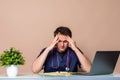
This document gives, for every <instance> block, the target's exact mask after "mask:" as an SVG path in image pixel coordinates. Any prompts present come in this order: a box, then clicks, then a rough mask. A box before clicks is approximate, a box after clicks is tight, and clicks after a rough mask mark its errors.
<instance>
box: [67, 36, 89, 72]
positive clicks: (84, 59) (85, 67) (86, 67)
mask: <svg viewBox="0 0 120 80" xmlns="http://www.w3.org/2000/svg"><path fill="white" fill-rule="evenodd" d="M67 41H68V42H69V47H71V49H72V50H73V51H74V52H75V53H76V55H77V57H78V60H79V62H80V63H81V70H82V71H84V72H86V73H89V72H90V68H91V62H90V61H89V60H88V59H87V57H86V56H84V55H83V54H82V53H81V52H80V51H79V49H78V48H77V46H76V44H75V42H74V41H73V40H72V39H71V38H70V37H69V36H68V38H67Z"/></svg>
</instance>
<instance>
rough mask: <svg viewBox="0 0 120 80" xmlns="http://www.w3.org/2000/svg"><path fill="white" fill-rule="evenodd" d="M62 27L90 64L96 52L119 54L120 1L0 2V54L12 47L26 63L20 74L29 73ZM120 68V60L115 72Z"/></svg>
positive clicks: (53, 0) (0, 72) (35, 0)
mask: <svg viewBox="0 0 120 80" xmlns="http://www.w3.org/2000/svg"><path fill="white" fill-rule="evenodd" d="M62 25H63V26H68V27H69V28H70V29H71V30H72V32H73V39H74V40H75V41H76V42H77V44H78V47H79V48H80V49H81V50H82V51H83V52H84V54H85V55H86V56H87V57H88V58H89V59H90V60H91V62H92V61H93V57H94V55H95V52H96V51H97V50H120V36H119V34H120V0H0V54H2V52H3V51H4V50H6V49H9V48H10V47H15V48H16V49H18V50H20V51H21V52H22V53H23V56H25V60H26V64H25V65H23V66H19V74H21V73H32V70H31V67H32V62H33V61H34V59H35V58H36V56H37V55H38V54H39V52H40V51H41V49H42V48H44V47H46V46H48V45H49V44H50V43H51V42H52V40H53V38H54V37H53V32H54V30H55V29H56V28H57V27H58V26H62ZM119 66H120V59H119V60H118V63H117V66H116V68H115V72H119V73H120V68H119ZM4 73H5V67H0V74H4Z"/></svg>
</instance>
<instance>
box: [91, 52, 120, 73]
mask: <svg viewBox="0 0 120 80" xmlns="http://www.w3.org/2000/svg"><path fill="white" fill-rule="evenodd" d="M119 53H120V51H97V52H96V54H95V57H94V60H93V63H92V67H91V71H90V75H95V74H110V73H113V71H114V68H115V65H116V63H117V60H118V57H119Z"/></svg>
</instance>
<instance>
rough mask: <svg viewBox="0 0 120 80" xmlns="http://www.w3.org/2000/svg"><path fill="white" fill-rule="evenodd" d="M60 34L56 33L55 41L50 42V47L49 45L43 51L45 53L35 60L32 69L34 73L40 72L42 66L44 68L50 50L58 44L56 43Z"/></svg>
mask: <svg viewBox="0 0 120 80" xmlns="http://www.w3.org/2000/svg"><path fill="white" fill-rule="evenodd" d="M58 41H59V40H58V36H57V35H56V37H55V38H54V40H53V42H52V43H51V44H50V46H49V47H47V48H46V49H45V51H43V53H42V54H41V55H40V56H39V57H38V58H37V59H35V60H34V62H33V64H32V71H33V72H34V73H39V72H40V71H41V70H42V68H43V64H44V63H45V60H46V58H47V55H48V53H49V51H50V50H52V49H53V48H54V46H55V45H56V43H57V42H58Z"/></svg>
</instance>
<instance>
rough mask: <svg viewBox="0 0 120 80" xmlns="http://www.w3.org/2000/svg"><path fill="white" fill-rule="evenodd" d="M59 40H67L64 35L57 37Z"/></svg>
mask: <svg viewBox="0 0 120 80" xmlns="http://www.w3.org/2000/svg"><path fill="white" fill-rule="evenodd" d="M59 39H60V40H67V36H66V35H61V34H60V35H59Z"/></svg>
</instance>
